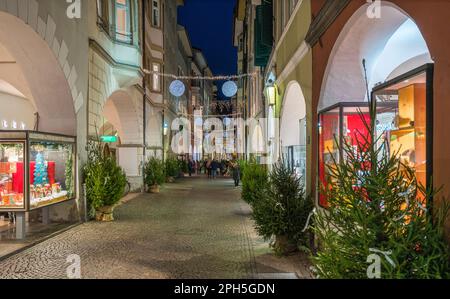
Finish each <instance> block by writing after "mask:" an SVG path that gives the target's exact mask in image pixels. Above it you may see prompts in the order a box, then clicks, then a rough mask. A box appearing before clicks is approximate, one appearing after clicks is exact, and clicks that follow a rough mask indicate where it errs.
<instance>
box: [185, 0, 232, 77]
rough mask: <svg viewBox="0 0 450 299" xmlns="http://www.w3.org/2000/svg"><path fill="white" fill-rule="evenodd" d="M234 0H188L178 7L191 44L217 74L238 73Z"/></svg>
mask: <svg viewBox="0 0 450 299" xmlns="http://www.w3.org/2000/svg"><path fill="white" fill-rule="evenodd" d="M235 3H236V0H186V1H185V5H184V6H180V7H179V10H178V23H179V24H180V25H183V26H184V27H185V28H186V30H187V31H188V33H189V37H190V39H191V44H192V46H193V47H195V48H199V49H201V50H202V51H203V54H204V55H205V57H206V59H207V61H208V64H209V67H210V68H211V70H212V72H213V74H214V75H233V74H236V69H237V50H236V48H235V47H233V10H234V6H235Z"/></svg>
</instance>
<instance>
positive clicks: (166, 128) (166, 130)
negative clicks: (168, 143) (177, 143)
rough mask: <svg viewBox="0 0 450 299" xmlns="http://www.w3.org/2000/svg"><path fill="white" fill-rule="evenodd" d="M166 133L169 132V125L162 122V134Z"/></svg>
mask: <svg viewBox="0 0 450 299" xmlns="http://www.w3.org/2000/svg"><path fill="white" fill-rule="evenodd" d="M167 134H169V125H168V124H166V123H165V124H164V136H167Z"/></svg>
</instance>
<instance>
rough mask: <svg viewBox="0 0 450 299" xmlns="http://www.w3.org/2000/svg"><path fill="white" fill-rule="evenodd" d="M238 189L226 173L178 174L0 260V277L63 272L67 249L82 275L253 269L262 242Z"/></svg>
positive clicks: (235, 274) (191, 274) (226, 274)
mask: <svg viewBox="0 0 450 299" xmlns="http://www.w3.org/2000/svg"><path fill="white" fill-rule="evenodd" d="M239 193H240V191H239V189H236V188H234V186H233V183H232V181H231V180H225V179H219V180H216V181H208V180H206V179H204V178H192V179H189V178H186V179H182V180H179V181H178V182H177V183H175V184H168V185H166V187H165V188H164V190H163V191H162V192H161V193H160V194H158V195H151V194H145V195H139V196H138V197H137V198H135V199H133V200H131V201H130V202H128V203H126V204H124V205H122V206H120V207H119V208H118V209H117V210H116V213H115V215H116V221H115V222H112V223H96V222H89V223H87V224H83V225H80V226H78V227H75V228H74V229H71V230H69V231H67V232H64V233H62V234H60V235H58V236H56V237H54V238H52V239H50V240H47V241H45V242H43V243H40V244H38V245H37V246H35V247H32V248H31V249H28V250H25V251H23V252H21V253H19V254H17V255H15V256H13V257H10V258H8V259H6V260H4V261H2V262H0V277H2V278H66V269H67V266H68V264H67V263H66V259H67V257H68V256H69V255H71V254H76V255H79V256H80V257H81V271H82V277H83V278H248V277H252V276H254V275H255V274H256V273H255V272H256V268H257V265H256V258H255V256H254V252H255V250H256V251H257V252H259V253H260V254H261V253H262V254H265V252H266V251H267V250H268V249H267V248H268V247H267V244H266V243H265V242H263V241H262V240H260V239H259V238H258V237H257V235H256V234H255V232H254V230H253V228H252V222H251V219H250V208H249V207H248V206H247V205H246V204H245V203H244V202H242V201H241V200H240V199H239ZM268 271H269V272H273V269H269V270H268Z"/></svg>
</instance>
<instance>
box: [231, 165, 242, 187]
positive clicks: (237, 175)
mask: <svg viewBox="0 0 450 299" xmlns="http://www.w3.org/2000/svg"><path fill="white" fill-rule="evenodd" d="M231 168H232V170H233V180H234V186H235V187H239V184H240V181H241V167H240V166H239V163H238V161H232V162H231Z"/></svg>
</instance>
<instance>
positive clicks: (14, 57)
mask: <svg viewBox="0 0 450 299" xmlns="http://www.w3.org/2000/svg"><path fill="white" fill-rule="evenodd" d="M0 80H1V82H3V83H2V84H1V85H2V92H1V94H2V95H1V96H0V102H2V101H5V103H6V102H7V103H8V105H5V103H3V102H2V107H10V108H9V109H11V110H14V109H15V110H18V111H17V113H15V115H11V113H9V114H8V115H7V116H3V117H4V118H5V120H6V121H8V122H9V123H10V124H13V122H16V123H19V124H22V123H23V124H25V126H24V127H25V129H28V130H33V129H35V128H34V124H33V121H31V120H30V118H31V116H30V115H31V114H33V112H37V113H38V114H39V122H38V123H37V124H38V127H36V129H39V131H45V132H53V133H63V134H69V135H76V115H75V108H74V104H73V103H74V101H73V97H72V92H71V89H70V86H69V82H68V79H67V78H66V76H65V74H64V72H63V70H62V69H61V67H60V65H59V62H58V60H57V58H56V56H55V54H54V53H53V51H52V49H50V47H49V46H48V44H47V43H46V42H45V40H44V39H43V38H42V37H41V36H40V35H39V34H38V33H36V32H35V31H34V30H33V29H32V28H31V27H30V26H28V25H27V24H25V23H24V22H23V21H22V20H20V19H19V18H17V17H15V16H13V15H10V14H8V13H4V12H0ZM5 82H6V83H5ZM11 87H12V88H11ZM8 90H9V92H8ZM75 96H76V95H75ZM24 104H25V105H26V107H27V109H26V110H25V111H26V115H24V116H23V115H21V113H20V112H19V111H20V109H18V108H17V107H15V106H16V105H18V106H23V105H24ZM16 108H17V109H16ZM2 110H3V109H2ZM33 110H34V111H33ZM21 128H23V127H21ZM3 129H11V126H8V128H3ZM18 129H19V128H18Z"/></svg>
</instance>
